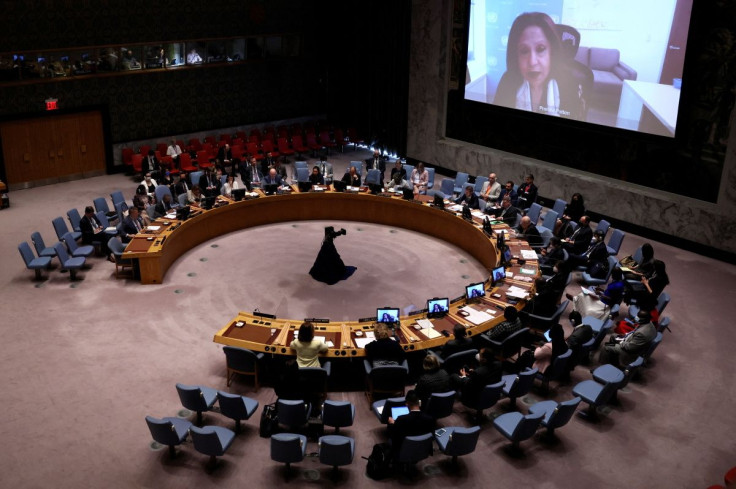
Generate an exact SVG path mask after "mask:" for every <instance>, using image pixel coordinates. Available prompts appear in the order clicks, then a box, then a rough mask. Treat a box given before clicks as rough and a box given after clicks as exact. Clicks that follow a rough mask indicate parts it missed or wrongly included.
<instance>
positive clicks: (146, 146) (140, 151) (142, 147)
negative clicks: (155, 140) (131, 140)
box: [138, 144, 151, 156]
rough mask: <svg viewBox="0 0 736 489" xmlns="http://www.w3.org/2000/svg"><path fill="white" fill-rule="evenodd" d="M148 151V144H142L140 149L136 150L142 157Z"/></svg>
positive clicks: (149, 147)
mask: <svg viewBox="0 0 736 489" xmlns="http://www.w3.org/2000/svg"><path fill="white" fill-rule="evenodd" d="M150 150H151V146H150V145H148V144H144V145H142V146H141V147H140V148H138V152H139V153H140V154H142V155H144V156H145V155H147V154H148V152H149V151H150Z"/></svg>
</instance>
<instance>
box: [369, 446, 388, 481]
mask: <svg viewBox="0 0 736 489" xmlns="http://www.w3.org/2000/svg"><path fill="white" fill-rule="evenodd" d="M363 458H365V459H366V460H367V461H368V463H367V464H366V466H365V474H366V475H367V476H368V477H370V478H371V479H373V480H376V481H379V480H381V479H385V478H386V477H388V476H390V475H391V445H390V444H388V443H376V444H375V445H373V451H372V452H371V454H370V456H369V457H363Z"/></svg>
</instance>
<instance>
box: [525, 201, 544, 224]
mask: <svg viewBox="0 0 736 489" xmlns="http://www.w3.org/2000/svg"><path fill="white" fill-rule="evenodd" d="M541 213H542V206H541V205H539V204H537V203H536V202H533V203H532V205H530V206H529V209H527V211H526V216H527V217H528V218H529V219H531V220H532V224H534V225H535V226H536V225H537V222H538V221H539V215H540V214H541Z"/></svg>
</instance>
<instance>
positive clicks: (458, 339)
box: [440, 324, 473, 360]
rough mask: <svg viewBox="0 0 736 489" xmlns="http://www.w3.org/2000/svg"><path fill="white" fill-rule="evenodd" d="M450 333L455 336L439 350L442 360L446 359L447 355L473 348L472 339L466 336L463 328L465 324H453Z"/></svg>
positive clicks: (466, 333)
mask: <svg viewBox="0 0 736 489" xmlns="http://www.w3.org/2000/svg"><path fill="white" fill-rule="evenodd" d="M452 334H453V335H454V336H455V338H454V339H452V340H450V341H448V342H447V343H445V345H444V346H443V347H442V350H441V351H440V356H441V357H442V359H443V360H446V359H447V357H449V356H450V355H454V354H455V353H460V352H461V351H466V350H472V349H473V340H471V339H470V338H468V332H467V331H466V330H465V326H463V325H462V324H455V326H454V327H453V328H452Z"/></svg>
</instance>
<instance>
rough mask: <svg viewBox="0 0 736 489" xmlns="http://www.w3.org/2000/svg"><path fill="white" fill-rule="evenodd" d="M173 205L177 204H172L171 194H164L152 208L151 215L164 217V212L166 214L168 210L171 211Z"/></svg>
mask: <svg viewBox="0 0 736 489" xmlns="http://www.w3.org/2000/svg"><path fill="white" fill-rule="evenodd" d="M174 207H177V206H176V205H174V204H173V203H172V202H171V195H169V194H164V196H163V198H162V199H161V201H160V202H159V203H158V204H156V207H155V209H154V213H153V215H154V216H155V217H156V218H159V217H164V216H165V215H166V214H168V213H169V212H170V211H171V209H173V208H174Z"/></svg>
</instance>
